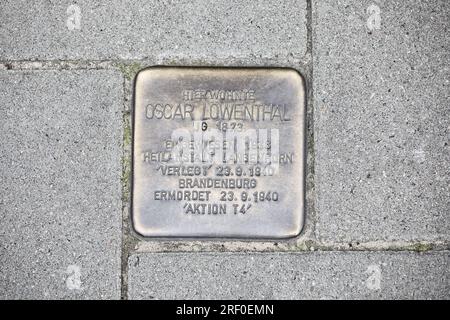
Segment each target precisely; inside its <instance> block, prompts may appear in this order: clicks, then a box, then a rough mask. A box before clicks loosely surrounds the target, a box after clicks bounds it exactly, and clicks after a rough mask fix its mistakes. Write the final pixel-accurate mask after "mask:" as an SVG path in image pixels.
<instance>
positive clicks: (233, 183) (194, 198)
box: [132, 67, 305, 239]
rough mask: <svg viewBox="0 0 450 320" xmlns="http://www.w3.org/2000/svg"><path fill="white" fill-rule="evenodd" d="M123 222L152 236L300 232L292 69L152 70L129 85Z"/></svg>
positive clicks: (300, 112)
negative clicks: (127, 200)
mask: <svg viewBox="0 0 450 320" xmlns="http://www.w3.org/2000/svg"><path fill="white" fill-rule="evenodd" d="M134 98H135V100H134V123H133V130H134V134H133V185H132V220H133V226H134V229H135V231H136V232H137V233H139V234H140V235H142V236H144V237H159V238H236V239H242V238H245V239H270V238H272V239H278V238H289V237H294V236H296V235H298V234H299V233H300V231H301V229H302V226H303V211H304V210H303V209H304V204H303V203H304V166H305V164H304V162H305V161H304V159H305V134H304V131H305V85H304V80H303V78H302V76H301V75H300V74H299V73H298V72H297V71H295V70H293V69H281V68H269V69H253V68H176V67H152V68H148V69H145V70H142V71H141V72H139V74H138V75H137V77H136V81H135V92H134Z"/></svg>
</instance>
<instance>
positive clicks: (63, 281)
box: [0, 70, 123, 299]
mask: <svg viewBox="0 0 450 320" xmlns="http://www.w3.org/2000/svg"><path fill="white" fill-rule="evenodd" d="M122 82H123V80H122V77H121V75H120V74H119V73H117V72H114V71H100V70H99V71H98V70H93V71H27V72H20V71H0V97H1V100H2V102H1V103H0V110H1V114H2V116H1V117H0V132H1V137H2V138H1V143H0V176H1V179H2V183H1V184H0V195H1V201H0V219H1V224H0V242H1V245H0V298H2V299H53V298H57V299H59V298H64V299H71V298H74V299H84V298H93V299H100V298H104V299H106V298H120V254H121V249H120V245H121V215H122V212H121V179H120V178H121V170H122V169H121V145H122V113H121V110H122V107H123V104H122V100H123V92H122V91H123V86H122Z"/></svg>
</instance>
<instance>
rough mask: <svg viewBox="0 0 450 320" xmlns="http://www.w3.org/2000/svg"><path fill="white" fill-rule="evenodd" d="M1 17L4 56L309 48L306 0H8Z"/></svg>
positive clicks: (256, 54) (221, 53)
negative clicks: (71, 0) (73, 0)
mask: <svg viewBox="0 0 450 320" xmlns="http://www.w3.org/2000/svg"><path fill="white" fill-rule="evenodd" d="M0 21H1V23H0V32H1V34H2V36H1V37H0V60H5V59H6V60H8V59H9V60H26V59H41V60H52V59H81V60H89V59H91V60H92V59H93V60H102V59H146V58H149V57H150V58H158V57H172V56H173V57H181V58H190V59H195V60H196V61H199V60H200V61H201V60H202V59H210V58H211V57H213V58H215V59H219V58H229V57H233V58H241V57H244V58H252V57H253V58H254V59H259V58H260V57H270V58H274V57H277V56H280V57H283V59H284V60H285V58H286V57H287V56H288V55H295V56H302V55H303V54H304V53H305V52H306V34H307V31H306V0H301V1H298V0H276V1H275V0H270V1H239V0H219V1H206V0H194V1H191V0H163V1H156V0H152V1H144V2H143V1H126V0H114V1H105V0H102V1H95V2H92V1H88V0H81V1H76V2H73V3H72V2H67V1H57V2H56V3H55V2H53V1H52V2H50V1H45V2H43V1H25V0H23V1H8V0H7V1H2V2H1V3H0Z"/></svg>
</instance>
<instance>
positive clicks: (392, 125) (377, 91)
mask: <svg viewBox="0 0 450 320" xmlns="http://www.w3.org/2000/svg"><path fill="white" fill-rule="evenodd" d="M449 16H450V2H448V1H400V0H395V1H383V2H379V1H369V2H367V1H357V0H344V1H334V0H325V1H324V0H320V1H315V0H314V1H313V30H314V31H313V49H314V50H313V55H314V56H313V57H314V58H313V59H314V65H313V69H314V72H313V74H314V75H313V78H314V80H313V81H314V108H315V111H314V114H315V116H314V120H315V123H314V135H315V147H314V149H315V157H316V158H315V170H316V177H315V183H316V191H317V201H316V210H317V226H316V228H317V235H318V236H319V238H320V239H321V240H325V241H355V240H356V241H358V240H359V241H376V240H382V241H394V240H428V241H435V240H446V241H448V240H449V238H450V219H449V212H450V197H449V194H450V171H449V168H450V167H449V163H450V150H449V148H450V147H449V138H450V133H449V128H450V117H449V114H450V95H449V89H448V86H449V78H450V71H449V65H448V61H449V58H450V40H449V37H448V32H449V23H448V17H449ZM378 18H379V19H378Z"/></svg>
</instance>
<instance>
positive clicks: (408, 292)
mask: <svg viewBox="0 0 450 320" xmlns="http://www.w3.org/2000/svg"><path fill="white" fill-rule="evenodd" d="M449 261H450V260H449V252H447V251H442V252H434V253H425V254H423V253H422V254H419V253H413V252H370V253H369V252H306V253H267V254H266V253H241V254H233V253H147V254H135V255H133V256H132V257H130V260H129V274H128V281H129V283H128V284H129V287H128V295H129V298H131V299H325V298H328V299H348V298H351V299H381V298H391V299H449V298H450V290H449V289H450V283H449V281H450V272H449V270H450V269H449Z"/></svg>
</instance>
